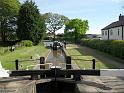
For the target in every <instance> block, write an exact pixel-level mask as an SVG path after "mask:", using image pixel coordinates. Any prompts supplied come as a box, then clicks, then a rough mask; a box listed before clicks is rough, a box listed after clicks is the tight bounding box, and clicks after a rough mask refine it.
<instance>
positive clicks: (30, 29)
mask: <svg viewBox="0 0 124 93" xmlns="http://www.w3.org/2000/svg"><path fill="white" fill-rule="evenodd" d="M17 24H18V30H17V36H18V38H19V39H20V40H31V41H32V42H33V43H34V44H38V43H39V42H40V40H41V39H42V37H43V35H44V33H45V29H46V27H45V23H44V21H43V20H42V19H41V15H40V13H39V10H38V9H37V6H36V5H35V2H33V1H32V0H31V1H29V0H27V1H26V2H25V3H24V4H23V5H22V6H21V9H20V11H19V16H18V22H17Z"/></svg>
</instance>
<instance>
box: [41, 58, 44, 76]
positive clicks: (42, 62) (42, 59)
mask: <svg viewBox="0 0 124 93" xmlns="http://www.w3.org/2000/svg"><path fill="white" fill-rule="evenodd" d="M40 64H45V58H44V57H40ZM40 69H45V65H40ZM44 77H45V75H40V78H44Z"/></svg>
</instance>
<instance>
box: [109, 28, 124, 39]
mask: <svg viewBox="0 0 124 93" xmlns="http://www.w3.org/2000/svg"><path fill="white" fill-rule="evenodd" d="M109 31H110V32H109V33H110V34H109V39H110V40H122V26H120V27H115V28H111V29H109ZM111 31H112V35H111ZM118 31H119V32H118Z"/></svg>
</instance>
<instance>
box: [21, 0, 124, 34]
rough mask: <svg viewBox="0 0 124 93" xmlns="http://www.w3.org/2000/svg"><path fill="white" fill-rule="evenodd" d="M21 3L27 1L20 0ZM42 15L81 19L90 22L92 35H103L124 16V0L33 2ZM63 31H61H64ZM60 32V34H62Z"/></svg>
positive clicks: (39, 0) (40, 0)
mask: <svg viewBox="0 0 124 93" xmlns="http://www.w3.org/2000/svg"><path fill="white" fill-rule="evenodd" d="M20 1H21V2H23V1H25V0H20ZM33 1H35V3H36V4H37V6H38V8H39V10H40V12H41V14H44V13H47V12H53V13H58V14H62V15H65V16H67V17H68V18H70V19H73V18H81V19H82V20H88V21H89V26H90V28H89V31H88V32H87V33H91V34H101V29H102V28H103V27H105V26H106V25H108V24H110V23H111V22H113V21H117V20H118V16H119V14H120V13H121V14H124V8H122V6H124V0H33ZM62 30H63V29H61V30H60V31H62ZM60 31H59V32H60Z"/></svg>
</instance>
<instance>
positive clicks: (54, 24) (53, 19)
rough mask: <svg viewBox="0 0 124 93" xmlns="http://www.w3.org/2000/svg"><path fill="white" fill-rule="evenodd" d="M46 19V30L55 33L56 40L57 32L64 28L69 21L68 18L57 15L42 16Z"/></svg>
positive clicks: (47, 14)
mask: <svg viewBox="0 0 124 93" xmlns="http://www.w3.org/2000/svg"><path fill="white" fill-rule="evenodd" d="M42 18H43V19H45V24H46V28H47V30H48V31H49V32H50V33H54V38H53V40H55V32H56V31H57V30H59V29H61V28H62V27H63V25H64V24H65V23H66V22H67V21H68V18H67V17H65V16H63V15H59V14H56V13H46V14H44V15H43V16H42Z"/></svg>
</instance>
